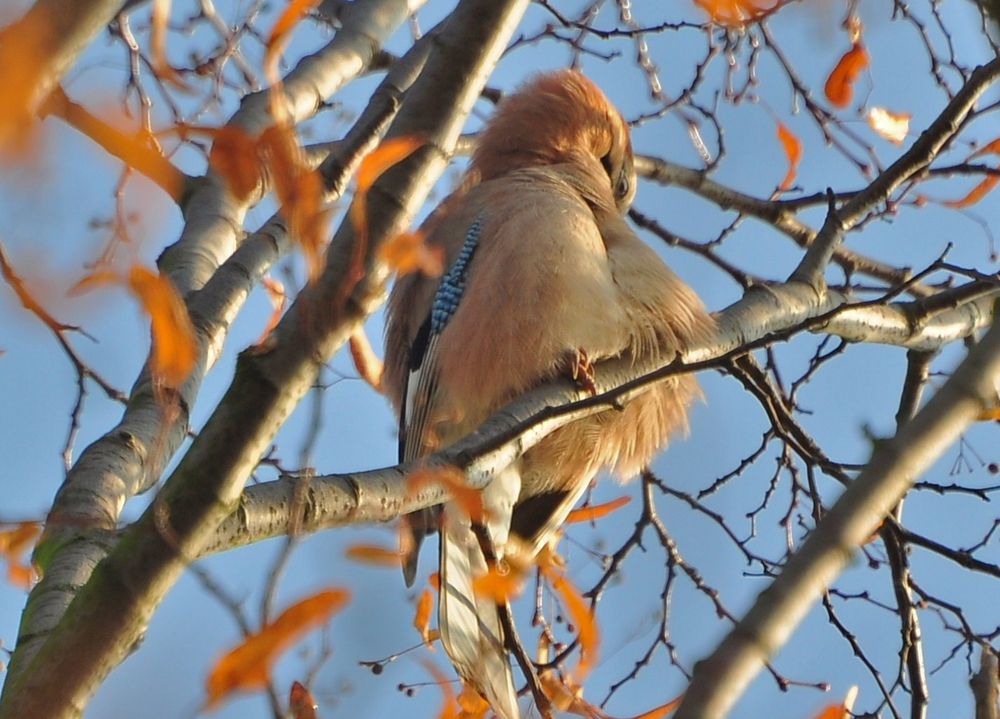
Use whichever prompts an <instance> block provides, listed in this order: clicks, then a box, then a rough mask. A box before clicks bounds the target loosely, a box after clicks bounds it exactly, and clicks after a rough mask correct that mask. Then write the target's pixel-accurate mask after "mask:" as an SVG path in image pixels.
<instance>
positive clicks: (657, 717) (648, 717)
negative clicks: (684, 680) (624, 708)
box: [632, 694, 684, 719]
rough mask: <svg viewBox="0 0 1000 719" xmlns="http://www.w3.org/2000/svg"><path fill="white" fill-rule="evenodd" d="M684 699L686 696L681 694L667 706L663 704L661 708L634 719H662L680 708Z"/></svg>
mask: <svg viewBox="0 0 1000 719" xmlns="http://www.w3.org/2000/svg"><path fill="white" fill-rule="evenodd" d="M683 698H684V695H683V694H681V695H679V696H677V697H674V698H673V699H671V700H670V701H668V702H667V703H666V704H661V705H660V706H658V707H656V708H655V709H650V710H649V711H648V712H644V713H642V714H638V715H637V716H635V717H633V718H632V719H662V717H665V716H666V715H667V714H669V713H670V712H672V711H673V710H674V709H676V708H677V707H678V706H680V703H681V699H683Z"/></svg>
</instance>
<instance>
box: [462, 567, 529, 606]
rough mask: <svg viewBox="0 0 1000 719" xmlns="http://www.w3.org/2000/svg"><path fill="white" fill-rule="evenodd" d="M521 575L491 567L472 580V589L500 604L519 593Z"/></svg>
mask: <svg viewBox="0 0 1000 719" xmlns="http://www.w3.org/2000/svg"><path fill="white" fill-rule="evenodd" d="M522 584H523V583H522V581H521V575H520V573H519V572H514V571H512V570H511V569H510V568H509V567H508V568H507V569H506V570H503V571H501V570H499V569H498V568H497V567H493V568H491V569H490V570H489V571H488V572H486V574H483V575H482V576H479V577H476V578H475V579H473V580H472V591H474V592H475V593H476V594H478V595H479V596H481V597H489V598H490V599H492V600H493V601H494V602H496V603H497V604H502V603H503V602H506V601H507V600H509V599H511V598H512V597H516V596H517V595H518V594H520V593H521V587H522Z"/></svg>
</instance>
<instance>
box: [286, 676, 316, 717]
mask: <svg viewBox="0 0 1000 719" xmlns="http://www.w3.org/2000/svg"><path fill="white" fill-rule="evenodd" d="M288 709H289V711H291V712H292V719H317V717H316V700H315V699H314V698H313V695H312V692H310V691H309V690H308V689H306V688H305V687H304V686H303V685H302V684H300V683H299V682H292V688H291V690H290V691H289V692H288Z"/></svg>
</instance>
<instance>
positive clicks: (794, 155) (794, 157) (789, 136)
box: [778, 122, 802, 191]
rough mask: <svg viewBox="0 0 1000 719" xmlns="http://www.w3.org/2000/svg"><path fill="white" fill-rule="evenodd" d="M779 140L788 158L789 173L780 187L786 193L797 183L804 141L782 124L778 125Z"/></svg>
mask: <svg viewBox="0 0 1000 719" xmlns="http://www.w3.org/2000/svg"><path fill="white" fill-rule="evenodd" d="M778 140H779V141H780V142H781V147H782V149H784V151H785V157H787V158H788V172H786V173H785V179H783V180H782V181H781V184H780V185H779V186H778V189H779V190H782V191H784V190H787V189H788V188H789V187H791V186H792V183H793V182H794V181H795V173H796V172H797V171H798V167H799V160H801V159H802V141H801V140H799V138H797V137H796V136H795V135H794V134H793V133H792V131H791V130H789V129H788V128H787V127H785V125H784V123H781V122H779V123H778Z"/></svg>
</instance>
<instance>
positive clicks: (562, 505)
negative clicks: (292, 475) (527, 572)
mask: <svg viewBox="0 0 1000 719" xmlns="http://www.w3.org/2000/svg"><path fill="white" fill-rule="evenodd" d="M635 185H636V177H635V171H634V169H633V157H632V147H631V141H630V139H629V131H628V127H627V125H626V124H625V122H624V120H623V119H622V116H621V114H620V113H619V112H618V111H617V110H616V109H615V108H614V106H612V105H611V103H610V102H609V101H608V99H607V98H606V97H605V96H604V94H603V93H602V92H601V91H600V90H599V89H598V88H597V86H595V85H594V84H593V83H592V82H591V81H589V80H588V79H587V78H585V77H584V76H583V75H581V74H579V73H578V72H575V71H572V70H563V71H558V72H552V73H548V74H544V75H540V76H538V77H536V78H534V79H533V80H531V81H530V82H528V83H527V84H526V85H524V86H523V87H522V88H520V90H519V91H518V92H516V93H515V94H513V95H511V96H510V97H508V98H507V99H505V100H504V101H503V102H502V103H501V104H500V107H499V108H498V110H497V112H496V113H495V115H494V116H493V118H492V119H491V120H490V121H489V123H488V124H487V126H486V127H485V129H484V130H483V131H482V133H481V135H480V138H479V143H478V146H477V149H476V151H475V153H474V155H473V157H472V162H471V164H470V167H469V170H468V172H467V173H466V176H465V180H464V182H463V183H462V185H461V187H460V188H459V189H458V190H457V191H456V192H455V193H454V194H452V195H451V196H450V197H448V198H447V199H446V200H445V201H444V202H443V203H442V204H441V206H440V207H438V208H437V210H435V212H434V213H433V214H432V215H431V216H430V218H429V219H428V220H427V222H426V223H425V225H424V230H425V232H426V242H427V243H428V244H429V245H432V246H433V245H439V246H441V247H443V249H444V253H445V257H446V262H445V267H446V268H447V269H446V271H445V273H444V274H443V276H441V277H429V276H426V275H421V274H410V275H407V276H405V277H402V278H401V279H400V280H399V281H398V282H397V283H396V284H395V286H394V287H393V290H392V293H391V296H390V299H389V308H388V322H387V328H386V364H385V375H384V382H385V388H386V391H387V395H388V396H389V398H390V399H391V401H392V402H393V404H394V405H395V407H396V408H397V410H398V412H399V417H400V459H401V460H407V461H408V460H413V459H416V458H419V457H421V456H423V455H425V454H428V453H429V452H431V451H434V450H436V449H440V448H442V447H444V446H446V445H448V444H449V443H451V442H454V441H455V440H458V439H459V438H461V437H462V436H464V435H466V434H468V433H469V432H471V431H472V430H474V429H475V428H476V427H477V426H478V425H479V424H480V423H481V422H482V421H483V420H484V419H486V417H487V416H489V415H490V414H491V413H492V412H493V411H495V410H497V409H499V408H500V407H501V406H503V405H504V404H506V403H507V402H510V401H511V400H512V399H514V398H515V397H517V396H518V395H520V394H522V393H523V392H525V391H526V390H528V389H531V388H533V387H536V386H538V385H540V384H542V383H545V382H547V381H549V380H552V379H553V378H555V377H556V376H557V375H560V374H565V373H567V372H569V373H571V374H572V375H573V376H574V377H575V378H578V379H579V380H580V381H582V382H584V383H585V384H586V382H587V376H588V372H590V371H591V363H592V362H595V361H597V360H600V359H604V358H610V357H618V356H625V357H631V358H636V359H639V358H644V357H649V356H659V357H663V358H665V359H669V358H670V357H671V356H672V355H673V354H674V353H676V352H677V351H678V350H680V349H682V348H684V347H685V346H687V345H688V344H690V343H692V342H696V341H700V340H703V339H705V338H707V336H708V334H709V333H710V332H711V331H712V328H713V322H712V319H711V318H710V316H709V315H708V313H707V312H706V311H705V308H704V306H703V305H702V303H701V301H700V300H699V299H698V297H697V296H696V295H695V294H694V292H692V290H691V289H690V288H689V287H688V286H687V285H686V284H684V282H682V281H681V280H680V279H679V278H678V277H677V276H676V275H675V274H674V273H673V272H671V271H670V270H669V269H668V268H667V267H666V265H664V263H663V262H662V261H661V260H660V258H659V257H658V256H657V255H656V253H655V252H654V251H653V250H652V249H650V248H649V247H648V246H647V245H645V244H644V243H643V242H642V241H641V240H640V239H639V238H638V237H637V236H636V235H635V233H634V232H633V231H632V229H631V228H630V227H629V226H628V224H627V223H626V221H625V218H624V217H623V213H624V212H625V210H626V209H627V208H628V206H629V204H630V203H631V201H632V198H633V196H634V195H635ZM581 373H582V375H581ZM591 386H592V384H591ZM697 392H698V389H697V385H696V383H695V381H694V379H693V378H692V377H691V376H690V375H683V376H679V377H676V378H674V379H672V380H671V381H669V382H667V383H665V384H661V385H658V386H657V387H655V388H653V389H651V390H650V391H648V392H646V393H645V394H643V395H641V396H640V397H638V398H637V399H635V400H633V401H632V402H630V403H629V404H628V405H627V406H625V407H624V408H623V409H621V410H611V411H607V412H604V413H601V414H598V415H596V416H592V417H588V418H586V419H582V420H579V421H576V422H574V423H572V424H569V425H567V426H565V427H563V428H561V429H559V430H557V431H556V432H553V433H552V434H551V435H549V436H548V437H547V438H546V439H544V440H543V441H541V442H540V443H539V444H538V445H536V446H535V447H533V448H532V449H530V450H529V451H528V452H526V453H525V454H524V455H523V456H522V457H521V458H520V459H518V460H517V461H515V462H514V463H513V464H511V465H510V466H509V467H507V468H506V469H505V470H504V471H502V472H500V473H499V474H498V475H497V476H495V477H494V478H493V479H492V480H491V482H490V484H489V486H488V487H487V488H486V489H484V490H483V492H482V496H483V504H484V507H485V509H486V512H485V514H484V516H485V518H486V519H485V524H486V530H487V534H488V537H489V541H490V543H491V545H492V549H493V551H494V552H495V554H496V555H497V557H502V556H503V554H504V551H505V548H506V547H508V545H509V546H510V547H511V548H512V547H514V546H515V545H516V546H517V547H519V548H520V551H521V552H522V553H523V554H526V555H527V556H528V557H529V558H530V557H533V556H534V555H536V554H537V553H538V552H539V551H540V550H541V548H542V547H543V546H545V545H546V544H547V543H549V542H550V541H552V540H553V539H554V538H555V537H556V536H557V533H558V530H559V528H560V526H561V525H562V523H563V522H564V521H565V519H566V516H567V514H568V513H569V512H570V510H571V509H572V508H573V506H574V504H575V503H576V502H577V501H578V500H579V499H580V497H581V495H582V494H583V492H584V491H585V490H586V488H587V486H588V485H589V484H590V482H591V480H592V479H593V478H594V476H595V475H596V474H597V472H598V471H599V470H600V469H602V468H609V469H610V470H612V471H613V472H614V473H615V474H616V475H618V476H619V477H623V478H628V477H630V476H632V475H634V474H636V473H637V472H638V471H639V470H641V469H642V468H643V467H644V466H645V465H646V464H647V463H648V462H649V461H650V459H651V458H652V457H653V455H654V454H655V453H656V452H657V450H659V449H660V448H661V447H663V446H664V444H665V443H666V441H667V438H668V435H669V434H670V433H671V432H672V431H673V430H675V429H677V428H679V427H682V426H684V425H685V424H686V413H687V407H688V405H689V403H690V402H691V400H692V399H693V398H694V396H695V395H696V394H697ZM408 522H409V527H410V531H411V532H412V533H413V536H414V539H415V542H414V543H413V548H412V551H411V552H410V556H408V557H407V558H406V563H405V566H404V575H405V578H406V582H407V584H408V585H410V584H412V582H413V577H414V573H415V571H416V548H417V547H418V546H419V542H420V539H421V538H422V537H423V536H424V535H425V534H427V533H430V532H433V531H436V530H438V529H440V531H441V538H440V560H439V561H440V565H439V569H440V593H439V604H438V623H439V629H440V634H441V640H442V643H443V645H444V648H445V651H446V652H447V654H448V656H449V657H450V659H451V661H452V663H453V664H454V665H455V668H456V669H457V670H458V673H459V675H460V676H461V677H462V679H463V680H464V681H465V682H466V684H470V685H472V686H473V687H475V688H476V689H477V690H478V691H479V693H480V694H482V695H483V697H484V698H485V699H486V700H487V701H488V702H489V703H490V705H491V706H492V708H493V710H494V711H495V712H496V713H497V714H498V715H499V716H500V717H502V719H516V717H518V716H519V712H518V708H517V696H516V692H515V690H514V683H513V677H512V674H511V668H510V663H509V661H508V658H507V652H506V648H505V646H504V633H503V630H502V627H501V622H500V615H499V613H498V609H497V605H496V604H495V602H494V600H493V599H491V598H486V597H477V596H476V595H475V593H474V592H473V591H472V581H473V579H474V578H475V577H476V576H479V575H482V574H485V573H486V571H487V563H486V559H485V557H484V553H483V547H484V545H482V544H481V541H480V540H481V539H482V534H483V533H482V530H481V528H478V529H479V530H480V531H479V537H478V538H477V536H476V535H477V533H476V532H475V531H473V529H474V528H473V527H472V523H471V520H470V519H469V517H468V516H467V515H464V514H463V512H461V511H460V510H459V508H457V507H453V506H450V505H446V506H445V507H444V510H443V513H442V512H441V511H440V510H439V511H436V512H435V511H427V510H425V511H424V512H421V513H417V514H416V515H411V516H410V517H409V518H408Z"/></svg>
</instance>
